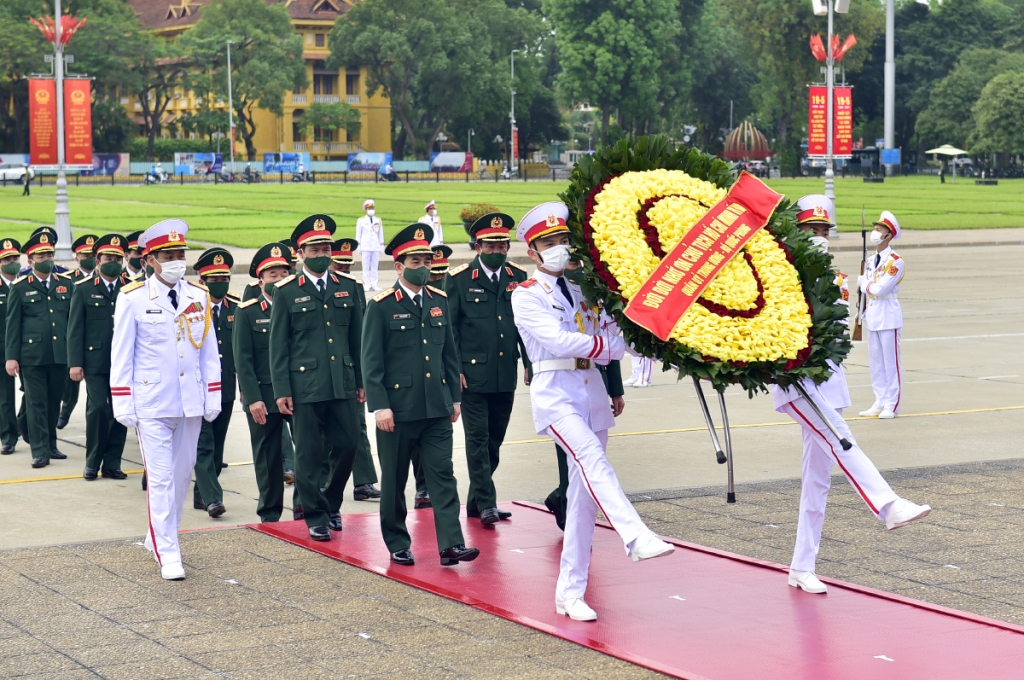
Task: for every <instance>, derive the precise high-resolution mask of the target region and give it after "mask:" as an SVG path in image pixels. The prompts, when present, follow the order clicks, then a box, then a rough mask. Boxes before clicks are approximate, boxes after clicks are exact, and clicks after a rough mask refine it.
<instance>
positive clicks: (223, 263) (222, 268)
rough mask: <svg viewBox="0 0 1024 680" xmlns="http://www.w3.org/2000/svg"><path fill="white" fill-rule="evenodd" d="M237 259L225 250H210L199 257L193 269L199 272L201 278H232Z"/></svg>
mask: <svg viewBox="0 0 1024 680" xmlns="http://www.w3.org/2000/svg"><path fill="white" fill-rule="evenodd" d="M234 266H235V258H234V257H232V256H231V253H229V252H228V251H227V250H225V249H224V248H210V249H209V250H207V251H205V252H204V253H203V254H202V255H200V256H199V259H198V260H196V263H195V264H194V265H192V269H194V270H196V271H197V272H199V278H204V277H207V276H231V268H232V267H234Z"/></svg>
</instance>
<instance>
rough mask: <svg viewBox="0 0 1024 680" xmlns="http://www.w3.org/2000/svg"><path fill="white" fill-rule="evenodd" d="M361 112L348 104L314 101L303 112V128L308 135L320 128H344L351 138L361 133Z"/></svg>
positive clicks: (329, 129) (330, 129)
mask: <svg viewBox="0 0 1024 680" xmlns="http://www.w3.org/2000/svg"><path fill="white" fill-rule="evenodd" d="M359 117H360V113H359V112H358V111H356V110H355V109H353V108H352V107H351V106H349V105H348V104H322V103H319V102H313V103H312V104H310V105H309V107H307V108H306V110H305V112H304V113H303V114H302V130H303V132H305V133H306V135H307V136H308V135H310V134H312V132H313V130H314V129H316V128H320V129H321V130H328V131H330V132H334V131H335V130H344V131H345V134H347V135H348V137H349V139H351V138H352V137H354V136H356V135H358V134H359V129H360V128H361V127H362V123H360V122H359Z"/></svg>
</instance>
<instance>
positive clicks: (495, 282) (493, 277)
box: [491, 274, 498, 285]
mask: <svg viewBox="0 0 1024 680" xmlns="http://www.w3.org/2000/svg"><path fill="white" fill-rule="evenodd" d="M491 283H493V284H494V285H498V275H497V274H491Z"/></svg>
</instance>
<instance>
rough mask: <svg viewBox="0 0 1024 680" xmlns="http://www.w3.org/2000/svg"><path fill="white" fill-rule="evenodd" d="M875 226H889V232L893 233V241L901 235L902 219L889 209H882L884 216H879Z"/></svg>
mask: <svg viewBox="0 0 1024 680" xmlns="http://www.w3.org/2000/svg"><path fill="white" fill-rule="evenodd" d="M875 226H878V227H888V228H889V233H890V234H892V240H893V241H895V240H897V239H898V238H899V237H900V221H899V220H898V219H896V216H895V215H893V214H892V213H891V212H889V211H888V210H883V211H882V216H881V217H879V218H878V221H877V222H875Z"/></svg>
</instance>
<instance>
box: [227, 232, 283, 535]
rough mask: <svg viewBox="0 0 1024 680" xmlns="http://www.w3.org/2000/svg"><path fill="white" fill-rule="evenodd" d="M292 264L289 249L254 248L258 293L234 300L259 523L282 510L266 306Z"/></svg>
mask: <svg viewBox="0 0 1024 680" xmlns="http://www.w3.org/2000/svg"><path fill="white" fill-rule="evenodd" d="M290 267H291V263H290V262H289V254H288V248H287V247H286V246H285V245H284V244H283V243H268V244H267V245H265V246H263V247H262V248H260V249H259V250H258V251H257V252H256V256H255V257H253V259H252V263H250V265H249V276H251V277H253V278H254V279H256V280H257V281H258V285H257V286H256V288H257V290H258V291H259V297H256V298H251V299H249V300H246V301H244V302H242V303H241V304H240V305H238V311H236V312H235V323H234V330H233V331H232V342H233V350H234V356H235V368H236V370H237V372H238V389H239V390H240V391H241V393H242V406H243V409H244V410H245V416H246V422H247V423H248V425H249V440H250V442H251V443H252V460H253V466H254V467H255V470H256V486H257V487H258V488H259V490H260V499H259V503H258V504H257V506H256V514H258V515H259V516H260V521H262V522H276V521H278V520H279V519H281V513H282V512H283V511H284V483H285V480H284V474H283V472H282V471H283V470H284V460H283V454H284V446H283V444H284V437H287V436H288V435H287V433H286V432H285V427H284V423H285V420H286V419H287V418H288V416H285V415H283V414H282V413H281V411H280V410H279V409H278V408H277V398H276V397H275V396H274V384H273V377H272V375H271V373H270V310H271V305H272V304H273V300H274V289H275V286H276V285H277V283H278V282H279V281H281V280H282V279H284V278H286V277H287V276H288V275H289V274H288V270H289V268H290Z"/></svg>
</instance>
